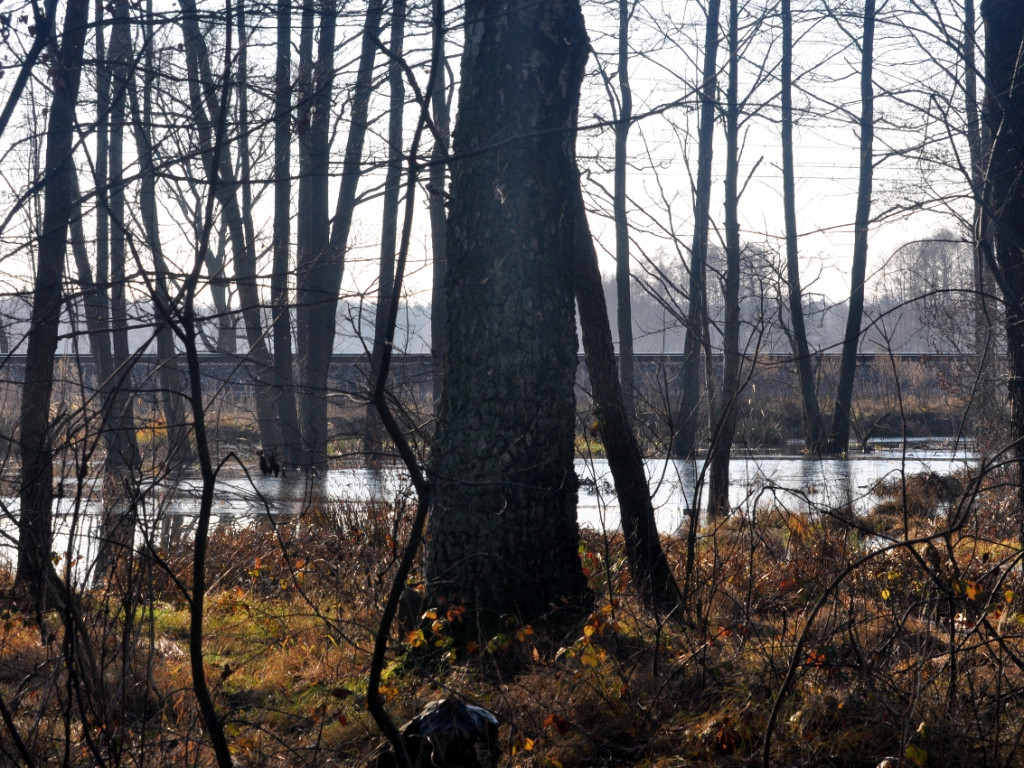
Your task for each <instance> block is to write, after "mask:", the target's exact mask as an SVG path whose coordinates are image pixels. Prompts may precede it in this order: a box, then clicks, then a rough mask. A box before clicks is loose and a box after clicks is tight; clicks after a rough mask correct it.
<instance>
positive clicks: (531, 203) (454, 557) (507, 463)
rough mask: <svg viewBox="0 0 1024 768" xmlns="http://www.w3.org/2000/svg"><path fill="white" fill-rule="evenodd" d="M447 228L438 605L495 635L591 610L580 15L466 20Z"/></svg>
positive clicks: (562, 5)
mask: <svg viewBox="0 0 1024 768" xmlns="http://www.w3.org/2000/svg"><path fill="white" fill-rule="evenodd" d="M465 30H466V36H465V48H464V51H463V57H462V84H461V88H460V90H459V115H458V118H457V122H456V128H455V134H454V144H453V156H454V157H455V158H458V159H456V160H453V164H452V183H451V208H450V212H449V219H448V238H447V248H448V265H449V270H448V283H447V296H448V320H449V322H448V328H449V337H448V343H449V348H448V355H447V356H446V358H445V369H444V389H443V390H442V393H441V401H440V409H439V413H438V421H437V431H436V434H435V436H434V441H433V444H432V448H431V459H430V471H431V475H432V478H433V481H434V483H435V496H434V508H433V512H432V513H431V516H430V520H429V522H428V536H427V540H428V542H429V546H428V549H427V553H426V561H425V567H426V576H427V583H428V593H429V597H430V599H431V600H435V601H441V600H445V599H446V600H449V601H456V602H464V603H466V604H467V605H468V606H470V608H471V610H474V611H475V612H477V615H478V616H480V617H481V622H482V624H483V625H485V626H487V627H488V628H494V626H495V624H496V622H497V620H498V617H499V616H501V615H503V614H512V615H519V616H521V617H523V618H524V619H526V620H530V619H533V618H536V617H537V616H539V615H541V614H543V613H545V612H547V611H549V610H551V608H552V607H558V606H561V605H563V604H566V603H568V604H574V605H578V604H579V603H580V602H581V601H582V599H583V598H584V595H585V590H586V581H585V579H584V576H583V573H582V570H581V567H580V562H579V556H578V552H577V547H578V542H579V530H578V528H577V525H576V484H577V481H576V476H575V472H574V471H573V441H574V433H575V430H574V416H575V413H574V411H575V408H574V391H573V390H574V380H575V372H576V330H575V313H574V309H573V304H574V302H573V278H572V252H573V240H574V233H573V227H572V225H571V224H572V217H573V215H574V206H575V204H576V195H577V194H578V190H577V186H578V183H579V182H578V177H577V171H576V166H575V162H574V144H575V127H576V118H577V108H578V102H579V92H580V91H579V89H580V84H581V82H582V77H583V71H584V64H585V62H586V56H587V50H588V40H587V34H586V29H585V28H584V24H583V17H582V14H581V12H580V8H579V3H578V2H576V0H549V1H548V2H544V3H536V2H532V1H531V0H487V1H485V0H474V1H473V2H469V3H467V5H466V11H465Z"/></svg>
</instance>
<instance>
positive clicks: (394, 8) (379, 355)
mask: <svg viewBox="0 0 1024 768" xmlns="http://www.w3.org/2000/svg"><path fill="white" fill-rule="evenodd" d="M405 13H406V2H405V0H392V3H391V40H390V42H389V44H388V58H389V62H388V89H389V90H390V93H391V97H390V104H389V106H388V170H387V175H386V176H385V179H384V208H383V217H382V222H381V234H380V270H379V273H378V278H377V308H376V313H375V315H376V316H375V320H374V326H373V350H372V352H371V355H372V359H371V371H372V374H373V377H374V380H375V379H376V376H377V375H378V372H379V371H380V366H381V360H382V359H383V357H384V343H385V338H384V330H385V327H386V325H387V318H388V311H389V309H390V307H391V299H392V296H393V294H394V284H395V245H396V243H397V241H398V197H399V193H400V192H401V183H402V118H403V116H404V106H405V80H404V73H403V71H402V48H403V44H404V40H405ZM383 442H384V429H383V424H381V422H380V418H379V417H378V415H377V409H376V408H375V407H374V404H373V403H372V402H369V403H367V404H366V432H365V440H364V443H363V449H364V453H365V454H366V457H367V461H369V462H370V463H371V464H372V465H374V466H377V465H378V464H379V462H380V459H381V452H382V450H383Z"/></svg>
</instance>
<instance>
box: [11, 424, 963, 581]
mask: <svg viewBox="0 0 1024 768" xmlns="http://www.w3.org/2000/svg"><path fill="white" fill-rule="evenodd" d="M974 463H976V457H975V456H974V455H973V453H971V451H970V450H969V449H965V448H962V447H961V448H952V447H949V446H945V445H939V444H937V443H935V442H934V441H930V442H922V443H920V444H917V445H915V444H910V445H909V446H904V445H898V444H897V445H889V446H886V445H884V444H883V445H881V446H880V447H878V448H876V450H875V451H874V452H872V453H868V454H853V455H851V456H850V457H849V458H845V459H812V458H807V457H804V456H793V455H779V454H770V455H769V454H762V455H757V454H751V455H737V456H734V457H733V459H732V461H731V464H730V488H729V495H730V501H731V503H732V505H733V507H734V508H736V509H738V510H740V511H741V512H744V513H751V512H753V511H756V510H757V509H763V508H765V507H767V506H769V505H776V506H784V507H785V508H787V509H790V510H805V511H806V510H809V511H817V510H829V509H835V508H839V507H849V508H851V509H852V510H853V511H854V512H856V513H863V512H866V511H867V510H868V509H870V507H871V506H872V504H874V503H875V502H876V501H877V499H876V498H875V497H874V496H873V495H872V494H871V488H872V486H873V485H874V484H875V482H876V481H878V480H879V479H882V478H885V477H889V476H893V475H898V474H899V473H900V472H905V473H907V474H908V475H909V474H914V473H917V472H936V473H939V474H948V473H951V472H955V471H957V470H960V469H963V468H965V467H967V466H969V465H971V464H974ZM646 466H647V474H648V477H649V479H650V483H651V493H652V498H653V501H654V507H655V515H656V518H657V525H658V530H659V531H661V532H662V533H666V534H672V533H676V532H677V531H679V530H680V526H681V525H682V523H683V522H684V521H685V520H687V519H688V516H687V511H688V510H691V509H693V508H694V507H697V508H699V509H703V508H704V506H705V501H706V492H704V491H703V490H702V486H703V475H704V469H705V468H704V465H703V462H700V461H698V462H692V461H670V460H664V459H648V460H647V461H646ZM576 474H577V475H578V476H579V478H580V480H581V484H580V491H579V502H578V504H577V518H578V520H579V523H580V525H581V526H589V527H591V528H594V529H601V528H609V529H613V528H617V527H618V525H619V510H618V502H617V499H616V497H615V492H614V484H613V481H612V476H611V471H610V470H609V468H608V462H607V461H605V460H603V459H594V460H584V459H578V460H577V461H576ZM62 488H63V498H60V499H58V500H56V501H55V502H54V503H55V521H54V527H55V540H54V550H55V551H56V552H57V553H59V554H58V557H62V556H66V553H67V552H69V551H71V552H73V553H75V557H76V559H77V560H79V561H81V562H82V563H89V562H91V560H92V558H93V556H94V553H95V542H94V537H95V533H96V527H97V525H96V523H97V515H96V514H95V512H96V510H97V508H98V498H99V488H98V484H96V483H89V484H86V485H84V486H83V488H82V489H81V492H80V493H78V492H77V490H78V489H77V488H76V487H75V486H74V485H73V484H68V483H66V484H65V485H64V486H62ZM311 490H312V488H311V486H310V484H309V483H308V482H306V481H304V480H303V479H299V478H294V479H293V478H288V479H285V478H274V477H261V476H254V477H252V478H247V477H244V476H233V477H224V478H222V479H221V480H220V481H219V482H218V484H217V488H216V492H215V496H214V509H213V515H214V520H213V523H214V524H215V525H230V524H234V523H237V522H239V521H243V520H246V519H251V518H253V517H257V516H260V515H265V514H267V513H268V512H269V513H271V514H281V515H286V516H287V515H290V514H293V513H295V512H297V511H299V510H301V509H302V508H303V505H304V504H305V503H306V502H307V501H308V499H309V498H310V494H311ZM317 492H318V493H323V494H324V495H325V496H326V498H328V499H330V500H338V501H351V502H357V503H358V502H363V501H368V500H370V499H385V500H387V499H396V498H398V497H399V496H401V495H409V494H410V493H411V489H410V487H409V483H408V479H407V475H406V473H405V472H404V471H403V470H401V469H399V468H397V467H396V468H389V469H385V470H383V471H371V470H368V469H337V470H332V471H330V472H328V474H327V477H326V478H325V480H324V482H323V483H322V484H319V485H318V486H317ZM198 497H199V481H198V479H196V478H179V479H177V480H176V482H175V484H174V485H173V486H168V485H165V484H154V485H153V486H152V487H151V488H150V489H148V492H147V493H146V495H145V501H144V504H143V509H142V517H143V523H144V525H145V526H146V527H147V529H149V530H151V531H153V532H154V533H156V534H157V536H158V537H159V531H160V530H161V529H166V528H167V527H168V526H169V524H170V523H171V522H172V521H173V522H175V523H177V525H175V526H174V527H175V528H177V529H179V530H180V529H181V528H182V527H184V528H187V527H188V526H190V525H191V524H192V523H193V522H194V516H195V513H196V507H197V505H198ZM0 507H2V515H3V516H2V518H0V562H7V563H12V562H13V561H14V553H15V547H16V541H17V538H16V533H17V523H16V521H17V514H18V508H19V501H18V499H17V498H11V497H7V498H0ZM72 535H74V537H75V541H76V543H75V546H74V547H71V548H69V547H68V542H69V537H70V536H72Z"/></svg>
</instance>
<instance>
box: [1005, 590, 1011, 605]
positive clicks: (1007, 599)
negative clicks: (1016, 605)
mask: <svg viewBox="0 0 1024 768" xmlns="http://www.w3.org/2000/svg"><path fill="white" fill-rule="evenodd" d="M1003 599H1004V600H1005V601H1006V604H1007V605H1009V604H1010V603H1012V602H1013V590H1012V589H1008V590H1006V591H1005V592H1003Z"/></svg>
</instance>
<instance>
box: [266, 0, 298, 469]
mask: <svg viewBox="0 0 1024 768" xmlns="http://www.w3.org/2000/svg"><path fill="white" fill-rule="evenodd" d="M291 117H292V113H291V3H290V2H289V0H277V67H276V71H275V74H274V264H273V271H272V273H271V275H270V304H271V307H272V311H273V320H272V321H271V322H272V330H273V338H274V396H275V397H276V398H277V414H278V417H279V418H280V420H281V451H282V458H283V460H284V461H285V463H287V464H290V465H292V466H296V465H298V464H300V463H301V461H302V434H301V432H300V431H299V417H298V412H297V411H296V407H295V389H294V384H295V382H294V379H293V378H292V365H293V363H292V323H291V303H290V302H289V300H288V273H289V255H290V253H291V242H290V239H291V222H290V221H289V217H290V214H291V178H290V175H291Z"/></svg>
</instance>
